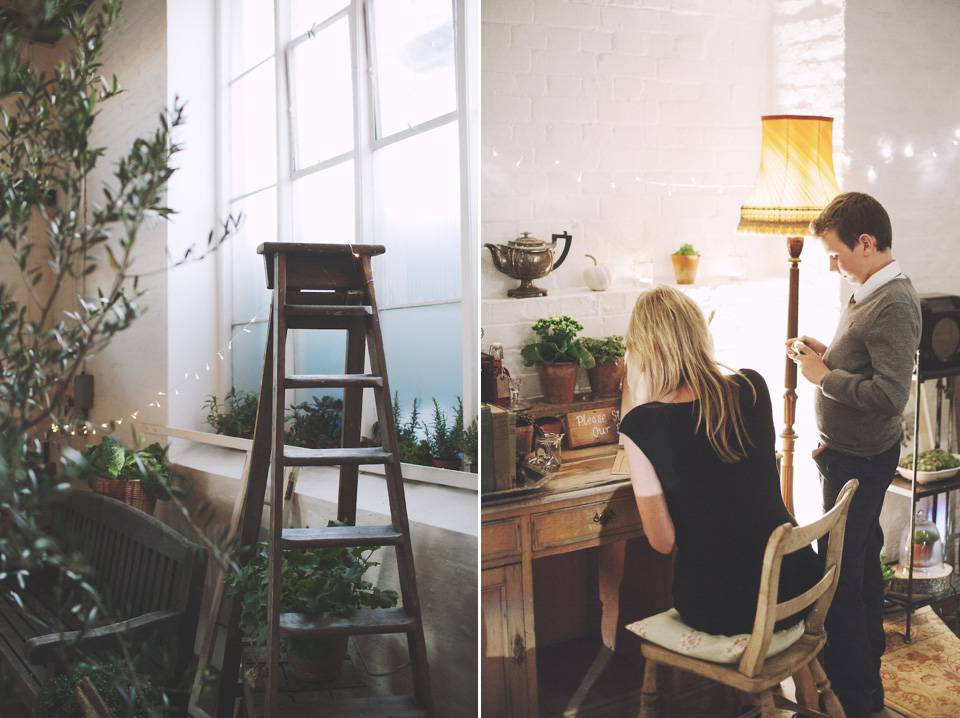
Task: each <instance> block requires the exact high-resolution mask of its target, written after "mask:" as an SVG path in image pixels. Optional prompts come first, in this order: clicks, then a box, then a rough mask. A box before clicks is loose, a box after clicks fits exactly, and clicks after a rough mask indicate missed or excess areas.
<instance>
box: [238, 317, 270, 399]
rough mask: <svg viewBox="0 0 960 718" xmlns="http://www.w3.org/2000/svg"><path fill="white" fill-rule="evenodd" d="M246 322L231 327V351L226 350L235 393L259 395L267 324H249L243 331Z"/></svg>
mask: <svg viewBox="0 0 960 718" xmlns="http://www.w3.org/2000/svg"><path fill="white" fill-rule="evenodd" d="M244 326H246V322H244V323H243V324H240V325H234V326H232V327H231V331H232V334H231V336H234V337H236V339H234V340H233V342H232V343H231V344H232V347H233V348H232V349H228V352H229V354H230V357H231V358H232V359H233V386H234V388H235V389H236V390H237V391H246V392H249V393H252V394H259V393H260V374H261V373H262V370H263V355H264V350H265V349H266V348H267V323H266V322H261V323H259V324H251V325H250V326H249V327H247V329H248V330H249V332H245V331H243V327H244Z"/></svg>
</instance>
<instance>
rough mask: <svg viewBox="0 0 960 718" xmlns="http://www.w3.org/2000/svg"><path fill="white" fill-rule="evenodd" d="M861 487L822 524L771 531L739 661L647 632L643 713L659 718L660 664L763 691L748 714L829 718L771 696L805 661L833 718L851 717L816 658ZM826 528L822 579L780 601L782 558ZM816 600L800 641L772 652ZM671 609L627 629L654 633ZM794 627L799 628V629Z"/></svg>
mask: <svg viewBox="0 0 960 718" xmlns="http://www.w3.org/2000/svg"><path fill="white" fill-rule="evenodd" d="M857 485H858V482H857V480H856V479H853V480H851V481H849V482H847V484H846V486H844V487H843V490H842V491H841V492H840V495H839V496H838V497H837V503H836V505H835V506H834V507H833V508H832V509H831V510H830V511H829V512H827V513H826V515H824V516H823V517H821V518H820V519H818V520H817V521H814V522H813V523H811V524H808V525H806V526H800V527H795V526H792V525H791V524H783V525H782V526H778V527H777V528H776V529H775V530H774V532H773V534H771V536H770V540H769V542H768V543H767V550H766V553H765V554H764V558H763V573H762V575H761V580H760V595H759V598H758V601H757V615H756V619H755V621H754V625H753V632H752V633H750V634H744V637H747V636H748V638H746V645H745V648H744V649H743V653H742V655H741V657H740V659H739V661H736V659H734V660H733V662H731V663H720V662H715V661H711V660H703V659H700V658H693V657H691V656H690V655H685V654H684V653H682V652H680V651H675V650H671V649H669V648H664V647H663V646H661V645H658V644H656V643H653V642H651V641H650V640H649V638H644V637H643V636H641V638H642V640H643V642H642V646H641V651H642V653H643V657H644V658H645V659H646V668H645V671H644V676H643V689H642V694H641V707H640V718H654V717H655V716H656V710H655V705H656V699H657V666H658V665H663V666H671V667H672V668H675V669H680V670H684V671H689V672H690V673H693V674H696V675H698V676H702V677H704V678H707V679H710V680H714V681H717V682H719V683H722V684H724V685H726V686H728V687H730V688H734V689H736V690H738V691H742V692H744V693H748V694H751V695H755V696H757V698H758V699H759V705H757V706H756V707H754V708H753V709H752V710H750V711H749V712H748V713H745V714H744V715H745V716H757V715H759V716H763V718H767V717H768V716H773V715H774V714H775V708H789V709H792V710H794V711H796V713H797V714H798V715H804V716H821V717H822V716H824V714H823V713H820V712H818V711H813V710H809V709H805V708H802V707H801V706H799V705H797V704H796V703H794V702H792V701H789V700H788V699H787V698H785V697H784V696H782V695H779V694H773V693H772V691H771V689H772V688H774V687H775V686H778V685H779V684H780V683H781V682H782V681H784V680H785V679H786V678H788V677H789V676H791V675H793V674H794V673H796V672H797V670H799V669H800V668H801V667H803V666H805V665H806V666H809V667H810V670H811V672H812V673H813V679H814V682H815V683H816V687H817V692H818V693H819V694H820V698H821V703H822V705H823V706H825V708H826V711H827V713H826V715H828V716H830V718H845V714H844V712H843V708H842V707H841V706H840V701H839V700H838V699H837V697H836V694H835V693H834V692H833V690H832V689H831V688H830V681H829V680H827V676H826V674H825V673H824V672H823V668H821V666H820V663H819V661H818V660H817V654H818V653H819V652H820V650H821V649H822V648H823V645H824V643H825V642H826V638H827V634H826V631H824V628H823V621H824V618H826V615H827V609H828V608H829V607H830V602H831V601H832V600H833V594H834V592H835V591H836V588H837V581H838V579H839V576H840V556H841V554H842V551H843V535H844V530H845V528H846V521H847V512H848V510H849V508H850V500H851V498H852V497H853V493H854V491H855V490H856V488H857ZM828 533H829V534H830V541H829V548H828V549H827V554H826V557H825V564H826V565H825V568H824V574H823V578H822V579H821V580H820V581H819V582H818V583H817V584H816V585H815V586H814V587H813V588H811V589H810V590H809V591H807V592H806V593H804V594H803V595H801V596H797V597H796V598H793V599H790V600H788V601H785V602H783V603H777V589H778V585H779V581H780V565H781V562H782V561H783V557H784V555H785V554H789V553H793V552H794V551H797V550H799V549H801V548H803V547H805V546H808V545H810V544H811V543H812V542H813V541H814V540H816V539H819V538H821V537H823V536H825V535H827V534H828ZM810 605H812V606H813V607H812V609H811V610H810V613H809V614H807V617H806V619H805V626H804V629H803V634H802V635H801V636H800V638H799V639H798V640H795V642H793V643H792V644H791V645H790V646H789V647H787V648H785V649H783V650H781V651H780V652H778V653H774V654H773V655H767V654H768V652H769V650H770V646H771V641H772V640H774V631H773V626H774V623H775V622H776V621H778V620H780V619H782V618H785V617H787V616H791V615H793V614H795V613H797V612H798V611H800V610H802V609H804V608H805V607H807V606H810ZM667 613H669V612H666V613H664V614H658V615H657V616H656V617H652V618H651V619H645V620H644V621H638V622H637V623H636V624H631V626H628V629H630V630H631V631H633V632H634V633H638V635H639V634H641V633H643V632H646V633H647V634H648V636H649V634H650V632H649V631H648V630H647V629H648V628H649V626H650V625H651V624H650V621H651V620H653V621H656V620H657V619H663V620H666V619H665V618H664V617H665V616H666V615H667ZM674 613H675V612H674ZM674 623H676V621H674ZM641 624H644V625H641ZM681 625H682V624H681ZM687 628H689V627H687ZM693 632H694V629H692V628H689V633H688V634H687V635H690V633H693ZM796 632H797V633H799V629H798V630H797V631H796ZM786 633H787V631H783V632H780V633H778V634H777V635H778V636H780V635H781V634H786ZM701 636H706V634H701ZM706 637H707V638H712V637H709V636H706ZM719 638H720V637H718V639H719ZM774 643H776V640H774Z"/></svg>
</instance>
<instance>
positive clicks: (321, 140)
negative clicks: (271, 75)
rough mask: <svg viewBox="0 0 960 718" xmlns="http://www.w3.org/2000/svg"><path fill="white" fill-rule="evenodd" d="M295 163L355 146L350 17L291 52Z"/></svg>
mask: <svg viewBox="0 0 960 718" xmlns="http://www.w3.org/2000/svg"><path fill="white" fill-rule="evenodd" d="M291 64H292V67H291V72H292V75H291V80H290V90H291V93H292V97H291V105H292V111H293V133H294V134H293V139H294V147H295V152H294V164H295V165H296V167H297V168H298V169H299V168H303V167H310V166H311V165H314V164H316V163H318V162H322V161H323V160H328V159H330V158H332V157H337V156H338V155H341V154H343V153H344V152H349V151H350V150H352V149H353V71H352V63H351V61H350V22H349V20H348V18H347V17H346V16H344V17H343V18H341V19H340V20H337V21H336V22H335V23H333V24H332V25H329V26H327V27H325V28H324V29H323V30H319V31H317V32H316V33H315V34H313V36H312V38H310V39H307V40H304V41H302V42H300V43H299V44H298V45H296V47H294V48H293V50H292V52H291Z"/></svg>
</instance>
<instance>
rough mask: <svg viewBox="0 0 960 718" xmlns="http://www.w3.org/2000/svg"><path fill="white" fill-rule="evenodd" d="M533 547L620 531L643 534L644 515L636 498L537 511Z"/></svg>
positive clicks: (549, 546)
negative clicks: (641, 529) (641, 527)
mask: <svg viewBox="0 0 960 718" xmlns="http://www.w3.org/2000/svg"><path fill="white" fill-rule="evenodd" d="M532 530H533V550H534V552H537V551H542V550H544V549H549V548H554V547H557V546H565V545H567V544H574V543H579V542H580V541H590V540H595V539H597V538H599V537H607V536H616V535H618V534H623V533H628V532H636V533H637V534H639V533H640V514H639V513H638V512H637V504H636V501H635V500H634V499H633V497H632V496H631V497H629V498H616V499H611V500H610V501H597V502H595V503H592V504H584V505H583V506H571V507H569V508H565V509H558V510H556V511H548V512H545V513H542V514H535V515H534V516H533V522H532Z"/></svg>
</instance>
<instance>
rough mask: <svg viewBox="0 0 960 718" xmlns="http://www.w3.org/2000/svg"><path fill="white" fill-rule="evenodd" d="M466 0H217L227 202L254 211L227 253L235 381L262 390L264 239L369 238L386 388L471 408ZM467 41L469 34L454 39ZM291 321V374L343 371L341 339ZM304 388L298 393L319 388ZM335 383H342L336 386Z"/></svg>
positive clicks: (404, 398) (403, 399) (233, 208)
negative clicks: (376, 252) (374, 250)
mask: <svg viewBox="0 0 960 718" xmlns="http://www.w3.org/2000/svg"><path fill="white" fill-rule="evenodd" d="M462 6H463V2H462V0H461V1H460V2H458V1H457V0H273V2H270V0H240V1H234V2H226V1H223V0H222V1H221V4H220V8H221V14H222V16H223V24H222V30H223V32H222V43H221V45H222V57H223V64H224V66H225V70H226V71H225V72H224V73H223V79H224V82H223V83H222V85H223V88H224V95H223V101H222V103H221V106H222V108H223V110H222V116H223V118H224V119H223V121H222V123H221V125H222V128H223V130H224V131H225V132H226V133H228V135H229V140H226V141H224V142H222V143H221V146H222V147H223V148H224V149H225V150H226V152H225V154H226V155H227V156H226V157H225V158H224V162H223V165H224V172H223V173H222V176H223V177H224V178H226V179H225V186H224V187H223V191H222V194H223V197H224V204H225V205H226V207H225V209H226V211H227V212H229V213H231V214H233V215H236V214H238V213H241V212H242V213H243V215H244V221H243V223H242V227H241V231H240V232H239V233H238V235H237V236H236V237H235V238H234V239H233V240H232V241H231V244H230V251H229V252H227V253H226V254H227V258H226V263H227V265H228V266H227V267H226V270H227V271H226V272H225V278H226V279H227V281H228V283H229V284H230V285H231V290H230V292H228V293H227V296H226V300H227V303H228V305H229V306H228V307H225V311H224V316H229V318H230V322H231V327H230V328H231V332H230V335H231V336H232V337H236V340H235V341H234V342H233V345H232V346H231V352H232V353H231V359H232V370H233V386H235V387H236V388H237V389H238V390H244V391H257V388H258V386H259V379H260V370H261V363H262V357H263V348H264V342H265V341H266V321H267V314H268V310H269V293H268V292H267V290H266V286H265V282H264V273H263V261H262V258H261V257H260V255H258V254H257V253H256V247H257V246H258V245H259V244H260V243H262V242H269V241H277V240H278V238H282V240H283V241H294V242H324V243H340V242H343V243H349V242H355V243H373V244H382V245H384V246H385V247H386V250H387V251H386V253H385V255H383V256H380V257H376V258H375V259H374V265H373V270H374V278H375V280H376V291H377V300H378V304H379V307H380V310H381V315H380V318H381V325H382V329H383V334H384V351H385V353H386V357H387V366H388V369H389V372H390V385H391V389H392V390H393V391H395V392H397V393H399V396H400V406H401V409H402V411H403V412H404V413H405V414H406V413H407V412H408V411H409V409H410V406H411V404H412V401H413V399H414V397H418V398H419V401H420V403H421V405H427V404H429V403H430V399H431V398H433V397H436V398H437V400H438V402H439V403H440V404H441V406H443V407H447V408H451V407H453V405H454V403H455V399H456V397H457V396H462V397H464V398H465V403H466V405H467V406H468V407H470V406H472V401H470V400H469V399H468V397H472V396H474V395H475V393H476V377H475V376H472V375H470V374H471V372H469V371H464V369H463V366H464V362H463V359H462V356H463V353H464V351H466V350H467V349H466V348H465V347H464V346H463V344H464V342H463V336H464V334H465V332H464V327H467V328H468V329H469V330H470V331H472V330H473V328H474V326H475V323H476V301H477V300H476V297H475V296H473V295H474V294H475V293H474V292H472V291H471V290H472V287H468V288H467V290H468V291H467V292H466V296H465V292H464V288H463V287H462V279H461V277H462V276H463V275H462V273H461V258H462V257H464V256H468V255H471V254H475V253H476V252H475V250H474V249H471V246H472V243H473V242H475V236H472V235H473V234H474V233H473V232H469V231H467V232H465V231H464V229H463V228H464V227H468V226H469V224H470V223H469V222H468V221H465V220H464V217H466V216H467V215H469V214H470V212H471V211H472V208H471V207H465V206H463V205H464V204H470V202H464V201H463V200H462V198H463V197H464V196H465V192H464V190H463V188H465V187H467V186H469V184H470V183H469V182H468V181H467V172H468V171H470V170H469V167H470V165H471V162H470V161H468V158H467V157H466V155H467V153H466V152H465V151H463V150H462V148H463V147H464V146H465V143H464V141H463V140H462V137H463V136H464V134H465V131H466V127H465V123H466V122H467V121H468V120H467V108H466V107H461V104H462V103H458V98H459V97H462V96H463V83H464V80H463V79H461V78H464V77H466V76H467V75H466V73H465V72H463V71H462V68H460V67H458V62H459V63H462V62H464V60H463V58H465V57H466V55H467V53H466V52H464V49H463V43H464V32H465V25H466V22H465V18H464V17H463V15H464V13H463V12H462V9H459V10H458V8H462ZM458 43H460V45H459V46H458ZM330 334H331V333H330V332H323V333H319V332H303V333H299V334H298V333H295V334H294V347H293V351H292V352H291V354H292V356H293V362H294V367H293V370H294V371H295V372H296V373H338V372H341V371H342V370H343V349H344V339H343V338H342V337H341V338H340V340H339V341H337V340H334V341H331V340H330ZM308 393H309V392H303V394H305V395H303V396H301V395H300V393H298V396H297V397H296V401H302V400H305V399H307V398H308V396H306V394H308ZM325 393H333V392H330V391H327V392H325Z"/></svg>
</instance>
